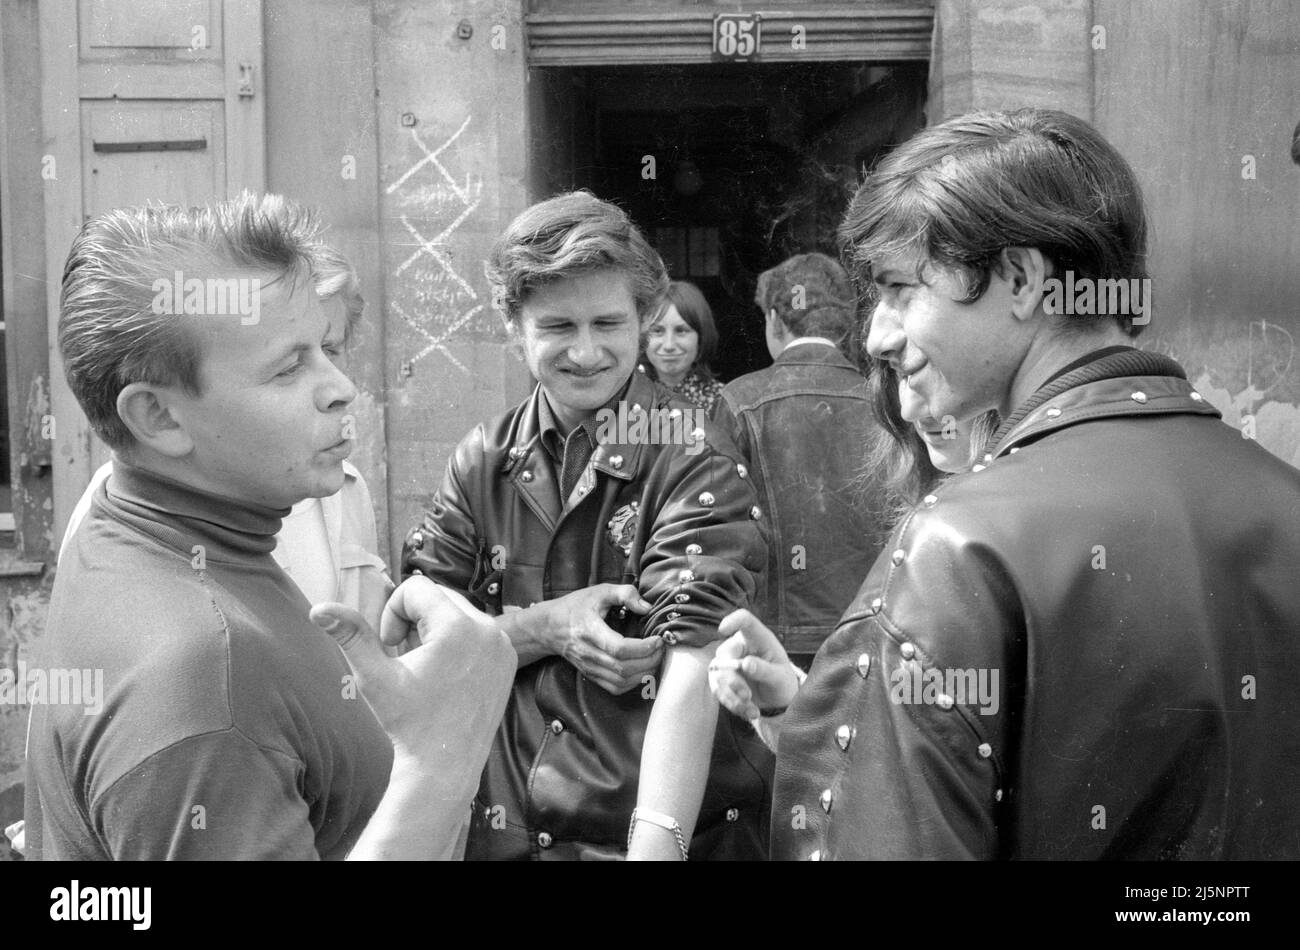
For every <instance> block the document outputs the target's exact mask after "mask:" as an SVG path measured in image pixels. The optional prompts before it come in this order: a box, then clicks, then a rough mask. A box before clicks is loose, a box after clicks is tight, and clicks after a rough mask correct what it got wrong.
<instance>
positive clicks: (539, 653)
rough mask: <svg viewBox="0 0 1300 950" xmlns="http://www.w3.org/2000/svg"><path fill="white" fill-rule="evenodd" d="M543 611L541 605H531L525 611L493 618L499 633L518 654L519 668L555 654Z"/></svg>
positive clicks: (512, 612)
mask: <svg viewBox="0 0 1300 950" xmlns="http://www.w3.org/2000/svg"><path fill="white" fill-rule="evenodd" d="M545 609H546V608H545V606H544V605H543V604H533V606H531V607H528V608H527V609H525V610H512V611H510V612H509V613H504V614H501V615H500V616H498V617H494V618H493V619H494V620H495V621H496V625H497V627H498V628H500V630H501V632H502V633H504V634H505V635H506V636H507V637H509V638H510V645H511V646H513V647H514V648H515V653H517V654H519V667H520V668H523V667H525V666H527V665H528V664H529V663H535V662H537V661H538V660H540V659H542V658H544V657H548V656H554V655H555V653H556V652H557V651H556V649H555V646H554V645H553V642H552V638H551V636H550V628H549V625H548V621H547V619H546V615H545V613H544V611H545Z"/></svg>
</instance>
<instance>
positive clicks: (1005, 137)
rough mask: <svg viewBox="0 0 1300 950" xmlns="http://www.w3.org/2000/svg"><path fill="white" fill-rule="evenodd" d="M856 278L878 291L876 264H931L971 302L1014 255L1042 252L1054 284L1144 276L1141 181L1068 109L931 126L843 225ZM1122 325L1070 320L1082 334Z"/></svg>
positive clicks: (857, 199)
mask: <svg viewBox="0 0 1300 950" xmlns="http://www.w3.org/2000/svg"><path fill="white" fill-rule="evenodd" d="M840 239H841V241H842V242H843V245H844V249H845V258H846V260H847V261H848V262H849V264H850V267H851V268H852V270H853V272H854V278H855V279H856V280H857V281H858V283H859V286H860V287H861V288H862V289H863V291H864V292H866V293H868V294H869V293H871V292H872V289H873V288H872V285H871V279H870V278H871V268H872V265H873V262H877V261H881V260H883V259H885V258H895V259H901V260H903V261H907V262H909V264H910V266H912V267H913V268H914V269H915V272H916V277H917V279H918V280H924V279H925V277H924V273H923V272H924V270H925V268H926V267H927V266H929V265H932V264H937V265H941V266H944V267H948V268H952V269H954V270H956V271H957V272H958V273H959V274H960V275H961V276H962V277H963V279H964V282H965V288H966V291H967V293H966V296H965V297H964V298H963V300H962V302H963V303H972V302H974V301H976V300H978V299H979V298H980V297H981V296H982V295H983V293H984V291H985V290H987V289H988V285H989V278H990V276H991V274H992V272H993V270H994V268H995V267H996V266H997V264H998V260H999V256H1000V254H1001V252H1002V250H1003V249H1004V248H1008V247H1035V248H1038V249H1039V250H1040V251H1041V252H1042V253H1043V254H1044V255H1045V256H1046V257H1047V258H1048V259H1050V261H1051V262H1052V265H1053V268H1054V272H1053V275H1052V276H1055V277H1057V278H1058V279H1061V280H1064V279H1065V272H1066V271H1073V272H1074V276H1075V280H1076V281H1078V280H1080V279H1085V278H1086V279H1089V280H1116V279H1137V280H1142V279H1145V278H1146V277H1147V276H1148V274H1147V219H1146V211H1145V209H1144V206H1143V201H1142V192H1141V188H1140V187H1139V185H1138V181H1137V177H1136V176H1135V175H1134V174H1133V169H1132V168H1131V167H1130V166H1129V164H1128V162H1126V161H1125V160H1124V157H1123V156H1122V155H1120V154H1119V152H1118V151H1116V149H1115V147H1114V146H1113V145H1111V144H1110V143H1109V142H1107V141H1106V140H1105V139H1104V138H1103V137H1102V136H1101V135H1100V134H1099V133H1098V132H1097V131H1096V129H1094V128H1093V127H1092V126H1091V125H1089V124H1088V123H1087V122H1085V121H1083V120H1082V119H1079V118H1076V117H1075V116H1072V115H1070V114H1069V113H1066V112H1059V111H1056V110H1052V109H1020V110H1016V111H1013V112H973V113H970V114H968V115H963V116H959V117H957V118H954V119H949V120H948V121H946V122H943V123H941V124H939V125H936V126H934V127H933V128H929V129H925V130H924V131H922V132H920V133H918V134H917V135H916V136H915V137H914V138H912V139H909V140H908V141H907V142H905V143H903V144H902V145H900V146H899V147H898V148H896V149H895V150H894V151H893V152H891V153H890V154H889V155H887V156H886V157H885V158H884V159H883V160H882V161H881V162H880V164H879V165H878V166H877V167H876V169H875V170H874V171H873V172H872V173H871V174H870V175H869V176H868V177H867V179H866V180H865V182H864V183H863V184H862V187H861V188H860V189H859V190H858V192H857V194H856V195H855V196H854V198H853V200H852V202H850V204H849V208H848V211H847V213H846V214H845V218H844V222H843V224H842V225H841V227H840ZM1112 316H1114V318H1115V319H1117V320H1118V321H1119V323H1120V325H1121V326H1122V327H1123V329H1124V330H1125V332H1127V333H1128V334H1129V335H1130V336H1137V335H1138V333H1140V332H1141V329H1142V328H1141V326H1135V325H1134V324H1133V321H1132V316H1131V315H1101V316H1097V317H1092V318H1088V317H1081V316H1070V317H1060V318H1058V320H1060V321H1061V322H1062V323H1066V322H1068V324H1070V325H1073V326H1076V327H1080V326H1082V327H1086V326H1089V325H1092V321H1095V320H1105V319H1110V318H1111V317H1112Z"/></svg>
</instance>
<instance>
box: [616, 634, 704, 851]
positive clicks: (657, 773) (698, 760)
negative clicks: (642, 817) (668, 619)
mask: <svg viewBox="0 0 1300 950" xmlns="http://www.w3.org/2000/svg"><path fill="white" fill-rule="evenodd" d="M716 649H717V644H716V643H715V644H713V645H711V646H708V647H691V648H686V647H674V648H673V649H671V650H670V651H669V653H668V656H667V658H666V660H665V661H664V668H663V679H662V682H661V683H660V687H659V691H658V695H657V696H656V698H655V704H654V709H653V710H652V711H651V713H650V722H649V724H648V725H647V726H646V734H645V744H644V746H643V747H642V751H641V780H640V784H639V786H638V788H637V807H638V808H642V809H650V810H651V811H654V812H658V813H660V814H662V815H666V816H669V817H671V818H673V819H675V820H676V821H677V823H678V825H679V826H680V827H681V831H682V838H683V840H684V841H685V842H686V843H687V844H688V845H689V844H690V840H691V836H692V835H693V834H694V832H695V821H696V819H697V818H698V817H699V812H700V803H701V802H702V801H703V800H704V786H705V783H706V782H707V781H708V777H709V760H710V758H711V756H712V753H713V734H714V732H715V731H716V729H717V726H718V704H717V702H716V701H715V700H714V698H713V695H712V694H711V693H710V692H709V674H708V665H709V660H710V659H712V657H713V654H714V651H715V650H716ZM632 831H633V834H632V846H631V848H630V849H629V851H628V857H629V858H634V859H637V858H639V859H649V860H671V859H677V860H680V858H681V854H680V849H679V847H678V844H677V841H676V839H675V837H674V835H673V834H672V832H670V831H668V830H667V829H664V828H661V827H659V826H658V825H655V824H653V823H650V822H643V821H638V822H637V824H636V827H635V828H633V829H632Z"/></svg>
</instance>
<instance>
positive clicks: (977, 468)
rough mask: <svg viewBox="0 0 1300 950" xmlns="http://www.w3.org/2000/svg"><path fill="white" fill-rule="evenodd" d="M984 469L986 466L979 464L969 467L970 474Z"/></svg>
mask: <svg viewBox="0 0 1300 950" xmlns="http://www.w3.org/2000/svg"><path fill="white" fill-rule="evenodd" d="M986 468H988V466H987V465H981V464H980V463H979V462H976V463H975V464H974V465H972V466H971V467H970V470H971V471H972V472H982V471H984V469H986Z"/></svg>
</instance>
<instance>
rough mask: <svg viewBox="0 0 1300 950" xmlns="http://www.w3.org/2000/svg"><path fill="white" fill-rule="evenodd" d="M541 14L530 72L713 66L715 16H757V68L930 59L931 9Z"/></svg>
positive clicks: (531, 27) (530, 30)
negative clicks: (762, 43) (796, 31)
mask: <svg viewBox="0 0 1300 950" xmlns="http://www.w3.org/2000/svg"><path fill="white" fill-rule="evenodd" d="M538 6H539V7H541V10H540V11H539V12H535V13H528V14H526V15H525V16H524V36H525V42H526V45H527V57H528V65H529V67H537V66H629V65H655V64H662V65H668V64H672V65H692V64H695V65H698V64H707V63H712V62H714V58H713V19H714V17H715V16H716V15H717V14H719V13H728V14H734V13H755V14H759V15H761V16H762V22H763V32H764V38H765V39H766V38H767V36H769V35H771V36H773V37H774V40H775V39H776V38H779V39H780V41H779V42H777V41H772V42H770V43H769V44H768V45H767V46H766V47H765V48H764V49H763V50H762V51H761V52H760V54H759V55H758V56H757V57H755V58H754V59H753V60H749V61H748V62H752V63H754V64H762V63H809V62H831V61H842V60H852V61H861V62H872V61H875V62H900V61H907V60H913V61H915V60H923V61H928V60H929V59H930V58H931V48H932V45H933V43H932V37H933V33H934V20H935V10H934V4H933V3H925V2H919V3H891V4H883V3H882V4H875V3H873V4H871V5H869V6H868V5H864V4H862V3H835V4H824V5H822V4H819V5H817V6H809V7H805V8H798V7H796V8H794V9H790V8H787V9H778V10H765V9H762V8H761V7H756V5H752V4H740V5H738V6H741V7H744V8H745V9H730V8H729V9H723V8H721V7H713V6H707V7H703V8H699V7H697V8H693V9H692V8H685V9H684V8H680V7H678V8H674V9H669V10H662V11H649V12H644V13H642V12H630V11H628V10H625V9H624V10H619V9H611V10H609V11H608V12H601V13H570V12H564V11H560V12H545V10H546V5H545V4H544V3H541V4H538ZM796 25H799V26H802V27H804V30H805V41H806V44H807V45H806V46H805V47H804V48H802V49H793V48H791V47H792V44H791V43H790V42H787V39H788V38H790V37H791V36H792V30H793V27H794V26H796Z"/></svg>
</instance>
